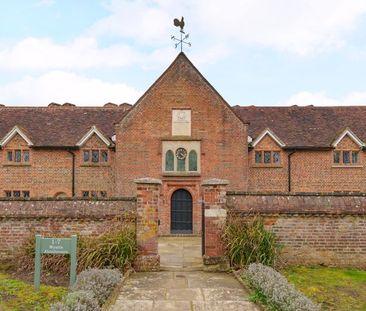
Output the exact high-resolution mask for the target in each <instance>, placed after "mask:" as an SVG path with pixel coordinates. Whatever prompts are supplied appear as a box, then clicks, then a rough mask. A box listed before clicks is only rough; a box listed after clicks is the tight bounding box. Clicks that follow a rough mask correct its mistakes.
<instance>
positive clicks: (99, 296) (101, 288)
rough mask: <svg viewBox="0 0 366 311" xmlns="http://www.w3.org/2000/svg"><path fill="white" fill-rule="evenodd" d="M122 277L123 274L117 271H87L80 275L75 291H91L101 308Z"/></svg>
mask: <svg viewBox="0 0 366 311" xmlns="http://www.w3.org/2000/svg"><path fill="white" fill-rule="evenodd" d="M121 277H122V274H121V272H119V271H118V270H117V269H89V270H85V271H83V272H81V273H80V274H79V275H78V277H77V280H76V283H75V285H74V287H73V290H76V291H80V290H84V291H91V292H92V293H93V294H94V297H95V298H96V300H97V301H98V303H99V305H100V306H101V305H103V303H104V302H105V301H106V300H107V298H108V297H109V295H110V294H111V292H112V290H113V289H114V287H116V285H117V284H118V283H119V282H120V280H121Z"/></svg>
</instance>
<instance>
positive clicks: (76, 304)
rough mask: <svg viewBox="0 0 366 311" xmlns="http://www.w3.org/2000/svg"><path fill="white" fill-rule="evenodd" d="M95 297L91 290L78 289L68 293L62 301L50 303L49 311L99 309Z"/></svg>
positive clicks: (94, 310)
mask: <svg viewBox="0 0 366 311" xmlns="http://www.w3.org/2000/svg"><path fill="white" fill-rule="evenodd" d="M100 310H101V309H100V307H99V304H98V301H97V299H95V297H94V294H93V293H92V292H91V291H85V290H78V291H74V292H71V293H69V294H68V295H67V296H66V297H64V299H63V300H62V302H58V303H55V304H53V305H51V307H50V311H100Z"/></svg>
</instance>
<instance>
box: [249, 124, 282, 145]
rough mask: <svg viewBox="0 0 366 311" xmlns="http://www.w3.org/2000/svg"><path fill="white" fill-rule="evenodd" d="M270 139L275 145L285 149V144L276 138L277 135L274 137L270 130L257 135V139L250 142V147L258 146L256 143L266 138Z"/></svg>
mask: <svg viewBox="0 0 366 311" xmlns="http://www.w3.org/2000/svg"><path fill="white" fill-rule="evenodd" d="M267 135H268V136H269V137H271V138H272V139H273V140H274V141H275V142H276V144H277V145H279V146H280V147H281V148H284V147H286V144H285V143H284V142H283V141H282V140H281V139H280V138H278V137H277V135H275V134H274V133H273V132H272V131H271V130H270V129H268V128H267V129H265V130H264V131H263V132H262V133H261V134H259V135H258V137H257V138H256V139H255V140H254V141H253V142H252V147H255V146H256V145H258V143H259V142H260V141H261V140H262V139H263V138H264V137H266V136H267Z"/></svg>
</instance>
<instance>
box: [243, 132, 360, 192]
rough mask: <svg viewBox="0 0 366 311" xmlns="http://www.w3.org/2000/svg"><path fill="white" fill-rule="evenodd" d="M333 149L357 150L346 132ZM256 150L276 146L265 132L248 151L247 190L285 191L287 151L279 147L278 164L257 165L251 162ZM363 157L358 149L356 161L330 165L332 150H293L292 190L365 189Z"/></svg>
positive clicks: (274, 148) (286, 188) (353, 190)
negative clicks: (268, 165) (358, 153)
mask: <svg viewBox="0 0 366 311" xmlns="http://www.w3.org/2000/svg"><path fill="white" fill-rule="evenodd" d="M336 149H337V150H342V149H345V150H360V149H359V147H358V145H356V144H355V143H354V142H353V141H352V140H351V139H350V138H349V137H348V136H346V137H345V138H344V139H343V140H342V141H341V142H340V143H339V144H338V146H337V148H336ZM256 150H273V151H274V150H276V151H277V150H280V148H279V146H278V145H277V144H276V143H275V142H274V141H273V140H272V139H271V138H270V137H268V136H266V137H265V138H264V139H263V140H262V141H261V142H260V143H259V144H258V145H257V146H256V147H255V148H254V149H253V150H251V151H250V152H249V157H248V159H249V164H248V166H249V181H248V182H249V187H248V188H249V190H250V191H253V192H287V191H288V155H287V154H288V152H285V151H283V150H282V151H281V165H279V166H277V167H265V166H258V165H255V163H254V153H255V151H256ZM365 163H366V157H365V154H364V152H362V151H360V165H348V166H341V165H338V166H337V165H334V164H333V150H325V151H321V150H316V151H306V150H301V151H296V152H295V153H294V154H293V155H292V156H291V191H292V192H366V184H365V183H364V176H365V174H366V167H365V166H364V164H365Z"/></svg>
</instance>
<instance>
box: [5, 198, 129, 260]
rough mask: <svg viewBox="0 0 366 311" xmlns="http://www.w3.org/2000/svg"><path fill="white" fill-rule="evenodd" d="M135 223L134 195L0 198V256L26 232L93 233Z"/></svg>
mask: <svg viewBox="0 0 366 311" xmlns="http://www.w3.org/2000/svg"><path fill="white" fill-rule="evenodd" d="M135 223H136V199H135V198H118V199H108V200H71V199H70V200H67V199H66V200H65V199H64V200H54V199H52V200H48V199H44V200H4V199H3V200H0V257H4V256H11V255H12V254H14V252H15V251H16V250H17V249H18V248H19V246H21V245H22V243H23V242H24V240H25V239H26V238H27V237H29V235H30V234H42V235H44V236H50V235H55V234H57V235H59V236H70V235H71V234H78V235H84V236H96V235H99V234H101V233H103V232H106V231H110V230H111V229H113V228H114V227H119V226H123V225H133V226H135Z"/></svg>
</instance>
